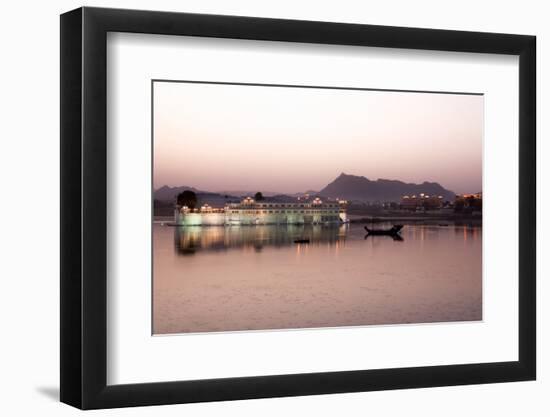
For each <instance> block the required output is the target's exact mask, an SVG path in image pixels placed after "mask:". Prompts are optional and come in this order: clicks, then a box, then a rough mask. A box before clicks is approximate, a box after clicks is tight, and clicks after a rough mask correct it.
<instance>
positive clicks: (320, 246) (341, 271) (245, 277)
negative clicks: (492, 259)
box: [151, 80, 484, 335]
mask: <svg viewBox="0 0 550 417" xmlns="http://www.w3.org/2000/svg"><path fill="white" fill-rule="evenodd" d="M483 118H484V96H483V94H479V93H476V92H444V93H442V92H430V91H399V90H380V89H369V88H346V87H334V86H330V87H329V86H310V85H279V84H252V83H250V84H248V83H225V82H215V81H208V82H207V81H193V80H191V81H189V80H153V81H152V125H153V127H152V150H153V161H152V166H153V176H152V192H153V199H152V202H151V204H152V211H153V218H152V264H153V266H152V290H153V291H152V305H153V312H152V327H153V328H152V334H153V335H169V334H172V335H174V334H188V333H205V332H234V331H251V330H254V331H262V330H264V331H267V330H285V329H286V330H290V329H294V330H298V329H319V328H335V327H348V326H372V325H404V324H409V325H411V324H421V323H441V322H471V321H481V320H483V293H482V288H483V285H482V283H483V273H482V262H483V259H482V235H483V233H482V232H483V228H482V202H483V194H482V192H483V189H482V186H483V164H482V161H483V131H484V130H483Z"/></svg>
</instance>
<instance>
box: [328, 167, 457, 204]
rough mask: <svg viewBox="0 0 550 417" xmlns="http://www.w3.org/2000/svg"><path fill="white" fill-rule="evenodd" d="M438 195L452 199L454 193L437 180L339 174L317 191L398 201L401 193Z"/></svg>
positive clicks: (365, 199)
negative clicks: (404, 180) (413, 180)
mask: <svg viewBox="0 0 550 417" xmlns="http://www.w3.org/2000/svg"><path fill="white" fill-rule="evenodd" d="M420 193H424V194H428V195H440V196H443V199H444V200H449V201H452V200H454V198H455V193H454V192H452V191H450V190H447V189H445V188H443V187H442V186H441V185H439V184H438V183H437V182H428V181H425V182H423V183H422V184H413V183H405V182H403V181H397V180H386V179H378V180H376V181H371V180H369V179H368V178H365V177H359V176H356V175H347V174H344V173H342V174H340V176H339V177H338V178H336V179H335V180H334V181H332V182H331V183H330V184H328V185H327V186H326V187H325V188H323V189H322V190H321V191H319V194H320V195H323V196H326V197H331V198H343V199H346V200H351V201H362V202H373V201H400V200H401V197H402V196H403V195H413V194H416V195H418V194H420Z"/></svg>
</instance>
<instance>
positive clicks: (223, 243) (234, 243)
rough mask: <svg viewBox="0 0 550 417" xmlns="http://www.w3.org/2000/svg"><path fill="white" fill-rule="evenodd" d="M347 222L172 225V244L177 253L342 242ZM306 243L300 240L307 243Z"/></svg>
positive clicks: (187, 253) (186, 253) (191, 253)
mask: <svg viewBox="0 0 550 417" xmlns="http://www.w3.org/2000/svg"><path fill="white" fill-rule="evenodd" d="M347 231H348V226H347V225H285V226H281V225H279V226H276V225H262V226H230V227H226V226H209V227H201V226H186V227H175V228H174V247H175V250H176V252H177V253H178V254H180V255H193V254H195V253H197V252H199V251H226V250H230V249H246V248H251V249H254V250H255V251H257V252H260V251H261V250H262V249H263V248H264V247H266V246H270V247H284V246H301V245H317V246H320V245H329V246H332V245H336V244H342V243H344V242H345V239H346V234H347ZM306 241H307V243H300V242H306Z"/></svg>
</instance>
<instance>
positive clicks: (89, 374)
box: [60, 7, 536, 409]
mask: <svg viewBox="0 0 550 417" xmlns="http://www.w3.org/2000/svg"><path fill="white" fill-rule="evenodd" d="M108 32H132V33H147V34H163V35H175V36H177V35H187V36H200V37H216V38H235V39H255V40H266V41H286V42H305V43H318V44H333V45H358V46H371V47H373V46H374V47H383V48H405V49H422V50H440V51H457V52H477V53H491V54H509V55H517V56H519V103H518V105H519V132H518V133H519V155H518V158H519V271H518V274H519V292H518V299H519V329H518V331H519V358H518V361H512V362H494V363H476V364H449V365H445V366H422V367H410V368H396V369H375V370H356V371H342V372H324V373H309V374H292V375H273V376H256V377H239V378H224V379H209V380H195V381H176V382H162V383H141V384H128V385H112V386H109V385H107V383H106V381H107V379H106V376H107V343H106V342H107V334H106V329H107V303H106V300H107V284H106V280H107V272H106V263H107V259H106V258H107V253H106V244H107V217H106V216H107V201H106V200H107V192H106V191H107V180H108V178H107V170H106V168H107V140H106V138H107V134H106V132H107V130H106V128H107V110H106V93H107V87H106V86H107V73H106V46H107V42H106V39H107V33H108ZM535 45H536V38H535V37H534V36H524V35H510V34H495V33H480V32H461V31H449V30H432V29H416V28H403V27H387V26H371V25H358V24H342V23H326V22H313V21H296V20H279V19H265V18H252V17H234V16H218V15H201V14H186V13H171V12H154V11H136V10H120V9H103V8H88V7H84V8H79V9H77V10H73V11H70V12H68V13H65V14H63V15H61V53H60V57H61V92H60V93H61V310H60V314H61V382H60V383H61V401H62V402H64V403H67V404H70V405H72V406H75V407H78V408H82V409H94V408H111V407H123V406H143V405H155V404H174V403H190V402H200V401H218V400H238V399H250V398H266V397H283V396H298V395H314V394H328V393H344V392H357V391H375V390H388V389H401V388H421V387H434V386H448V385H463V384H482V383H496V382H507V381H525V380H533V379H535V376H536V314H535V311H536V304H535V302H536V264H535V260H536V259H535V256H536V254H535V248H536V164H535V162H536V143H535V105H536V104H535V103H536V100H535V94H536V92H535V86H536V84H535V60H536V58H535V49H536V48H535Z"/></svg>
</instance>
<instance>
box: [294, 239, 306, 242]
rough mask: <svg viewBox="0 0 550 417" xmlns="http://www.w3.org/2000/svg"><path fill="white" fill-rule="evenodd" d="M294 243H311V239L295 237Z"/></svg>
mask: <svg viewBox="0 0 550 417" xmlns="http://www.w3.org/2000/svg"><path fill="white" fill-rule="evenodd" d="M294 243H309V239H294Z"/></svg>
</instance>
